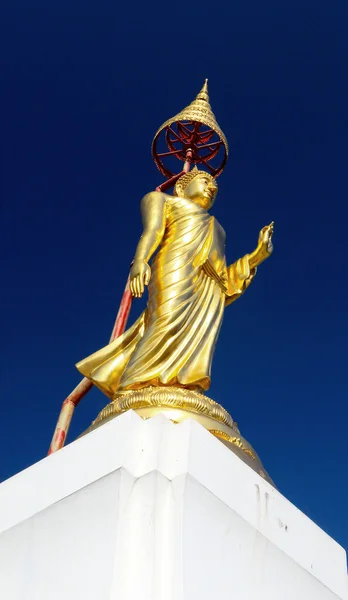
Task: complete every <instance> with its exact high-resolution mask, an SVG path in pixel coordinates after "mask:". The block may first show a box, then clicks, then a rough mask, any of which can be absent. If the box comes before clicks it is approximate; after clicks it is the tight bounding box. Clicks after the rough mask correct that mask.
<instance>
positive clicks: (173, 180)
mask: <svg viewBox="0 0 348 600" xmlns="http://www.w3.org/2000/svg"><path fill="white" fill-rule="evenodd" d="M191 161H192V150H190V149H189V150H186V159H185V162H184V166H183V168H182V171H181V172H180V173H178V174H177V175H173V177H171V178H170V179H167V181H164V182H163V183H162V184H161V185H158V186H157V187H156V192H164V191H165V190H168V189H169V188H170V187H172V185H174V183H176V182H177V181H178V179H180V177H181V175H185V173H188V172H189V170H190V167H191Z"/></svg>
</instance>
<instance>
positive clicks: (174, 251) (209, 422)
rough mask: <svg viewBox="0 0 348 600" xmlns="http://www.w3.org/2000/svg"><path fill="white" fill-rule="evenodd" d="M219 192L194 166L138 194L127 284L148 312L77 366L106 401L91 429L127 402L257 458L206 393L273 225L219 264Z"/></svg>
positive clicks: (221, 233)
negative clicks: (227, 328)
mask: <svg viewBox="0 0 348 600" xmlns="http://www.w3.org/2000/svg"><path fill="white" fill-rule="evenodd" d="M201 94H202V92H201ZM217 191H218V187H217V183H216V180H215V179H214V178H213V177H212V175H210V174H208V173H207V172H205V171H200V170H198V169H197V168H196V167H195V168H194V169H193V170H191V171H189V172H188V173H185V174H184V175H182V176H181V177H180V178H179V179H178V180H177V182H176V185H175V188H174V195H168V194H166V193H163V192H160V191H154V192H150V193H149V194H147V195H146V196H144V198H143V199H142V201H141V215H142V222H143V233H142V235H141V238H140V240H139V243H138V246H137V249H136V253H135V258H134V263H133V266H132V268H131V272H130V289H131V293H132V296H133V297H135V298H140V297H141V296H142V294H143V293H144V290H145V287H146V286H148V303H147V308H146V309H145V311H144V312H143V313H142V314H141V315H140V317H139V318H138V319H137V321H136V322H135V323H134V324H133V325H132V326H131V327H130V328H129V329H128V330H126V331H125V332H124V333H123V335H121V336H120V337H119V338H117V339H116V340H114V341H113V342H111V343H110V344H109V345H108V346H106V347H105V348H102V349H101V350H98V351H97V352H95V353H94V354H92V355H91V356H89V357H88V358H85V359H84V360H82V361H81V362H79V363H78V364H77V368H78V370H79V371H80V372H81V373H82V374H83V375H84V376H86V377H88V378H89V379H90V380H92V381H93V383H94V384H95V385H96V386H97V387H98V388H99V389H100V390H102V392H104V393H105V394H106V395H107V396H109V398H111V400H112V402H111V403H110V404H109V405H108V406H107V407H105V408H104V409H103V411H102V412H101V413H100V415H99V416H98V418H97V419H96V421H95V422H94V423H93V424H92V427H94V426H97V425H98V424H101V423H102V422H104V421H105V420H107V419H109V418H112V417H114V416H117V414H119V413H121V412H124V411H125V410H127V409H129V408H133V409H135V410H137V412H138V413H139V414H140V415H141V416H143V417H144V418H147V417H149V416H153V414H156V412H163V410H164V408H165V407H167V408H168V409H169V408H170V418H171V419H172V420H173V421H174V422H178V421H180V420H183V419H184V418H187V416H192V415H194V418H197V420H198V421H200V422H201V423H202V424H203V425H204V426H205V427H206V428H207V429H209V431H211V432H212V433H213V434H214V435H217V437H219V438H220V439H222V440H223V441H224V442H226V444H227V445H229V446H230V447H233V449H234V450H235V448H238V450H239V451H241V453H242V454H243V452H244V459H245V454H246V455H247V457H248V460H249V462H250V461H252V460H256V459H257V456H256V454H255V452H254V451H253V449H252V448H251V446H250V445H249V444H248V443H247V442H246V440H244V438H242V437H241V436H240V433H239V430H238V428H237V426H236V424H235V423H234V422H233V420H232V418H231V417H230V415H229V414H228V413H227V412H226V411H225V410H224V409H223V408H222V407H221V406H220V405H219V404H217V403H216V402H214V401H213V400H210V399H209V398H207V397H206V396H204V392H205V391H206V390H208V388H209V386H210V377H211V365H212V359H213V354H214V349H215V345H216V342H217V337H218V334H219V330H220V326H221V323H222V318H223V315H224V311H225V307H226V306H228V305H229V304H231V303H232V302H234V301H235V300H236V299H237V298H239V297H240V296H241V295H242V294H243V293H244V292H245V290H246V289H247V288H248V286H249V285H250V283H251V282H252V280H253V278H254V277H255V274H256V269H257V267H258V265H259V264H260V263H262V262H263V261H264V260H265V259H266V258H267V257H268V256H270V254H271V252H272V249H273V246H272V234H273V223H271V224H270V225H267V226H266V227H264V228H263V229H262V230H261V231H260V234H259V239H258V244H257V247H256V249H255V250H254V251H253V252H251V253H250V254H246V255H245V256H243V257H242V258H240V259H239V260H237V261H236V262H234V263H233V264H231V265H229V266H227V265H226V259H225V231H224V229H223V228H222V226H221V225H220V224H219V223H218V221H217V220H216V219H215V218H214V217H213V216H211V215H210V214H209V212H208V211H209V210H210V209H211V207H212V206H213V204H214V201H215V198H216V195H217ZM152 258H153V260H152V263H151V259H152ZM150 264H151V266H150ZM173 411H174V412H173ZM174 413H175V414H174ZM260 465H261V463H259V461H258V470H259V472H263V471H262V468H261V466H260Z"/></svg>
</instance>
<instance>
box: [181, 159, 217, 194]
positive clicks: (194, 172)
mask: <svg viewBox="0 0 348 600" xmlns="http://www.w3.org/2000/svg"><path fill="white" fill-rule="evenodd" d="M198 175H204V177H207V178H208V179H210V181H214V182H215V185H216V186H217V183H216V181H215V179H214V177H213V176H212V175H210V173H207V172H206V171H199V170H198V169H197V167H196V166H194V167H193V169H192V171H189V172H188V173H185V175H182V176H181V177H180V178H179V179H178V181H177V182H176V184H175V187H174V194H175V196H181V197H182V196H183V195H184V190H185V188H186V186H188V184H189V183H190V182H191V181H192V180H193V179H194V178H195V177H197V176H198Z"/></svg>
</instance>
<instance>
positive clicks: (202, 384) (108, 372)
mask: <svg viewBox="0 0 348 600" xmlns="http://www.w3.org/2000/svg"><path fill="white" fill-rule="evenodd" d="M165 211H166V227H165V233H164V238H163V240H162V242H161V247H160V250H159V252H158V253H157V255H156V256H155V258H154V260H153V263H152V266H151V280H150V284H149V290H148V291H149V300H148V305H147V309H146V310H145V311H144V312H143V313H142V315H141V316H140V317H139V319H138V320H137V321H136V322H135V323H134V325H133V326H132V327H130V328H129V329H128V330H127V331H125V333H124V334H123V335H122V336H120V337H119V338H117V339H116V340H114V341H113V342H112V343H111V344H109V345H108V346H106V347H105V348H102V349H101V350H99V351H97V352H95V353H94V354H92V355H91V356H89V357H88V358H86V359H84V360H82V361H81V362H79V363H78V364H77V365H76V366H77V368H78V369H79V371H80V372H81V373H82V374H83V375H85V376H86V377H88V378H89V379H91V380H92V381H93V383H94V384H95V385H96V386H98V387H99V388H100V389H101V390H102V391H103V392H104V393H105V394H107V395H108V396H110V397H113V395H114V394H115V393H116V392H117V391H125V390H129V389H139V388H142V387H148V386H150V385H177V386H185V387H188V388H192V389H198V390H207V389H208V388H209V386H210V372H211V363H212V358H213V353H214V349H215V344H216V341H217V337H218V333H219V330H220V327H221V323H222V318H223V313H224V307H225V302H226V300H227V302H232V301H233V300H234V299H235V298H236V297H238V296H239V295H240V294H241V293H242V292H243V291H244V289H245V288H246V287H247V285H248V284H249V283H250V281H251V279H252V277H253V275H254V272H253V273H250V269H249V266H248V265H249V263H248V261H247V255H246V257H244V258H243V259H240V260H239V261H237V263H235V264H234V265H232V266H231V267H229V268H228V269H226V262H225V248H224V247H225V232H224V230H223V229H222V227H221V226H220V225H219V223H218V222H217V221H216V220H215V219H214V217H212V216H210V215H209V213H208V212H207V211H206V210H205V209H203V208H201V207H200V206H198V205H197V204H195V203H194V202H192V201H191V200H188V199H184V198H176V197H171V196H167V200H166V207H165Z"/></svg>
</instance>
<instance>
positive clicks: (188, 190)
mask: <svg viewBox="0 0 348 600" xmlns="http://www.w3.org/2000/svg"><path fill="white" fill-rule="evenodd" d="M217 191H218V187H217V184H216V183H215V181H211V180H210V179H209V177H207V176H205V175H197V177H195V178H194V179H192V181H190V183H189V184H188V185H187V186H186V187H185V190H184V195H185V198H189V200H192V202H195V203H196V204H199V206H201V207H202V208H206V209H208V208H210V207H211V206H213V204H214V202H215V198H216V194H217Z"/></svg>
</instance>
